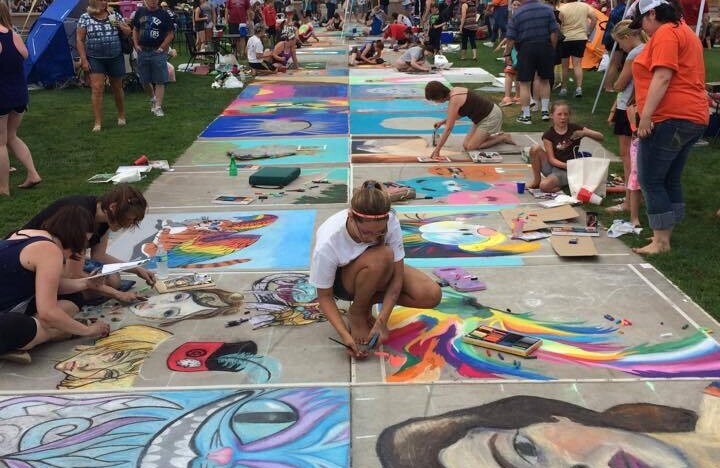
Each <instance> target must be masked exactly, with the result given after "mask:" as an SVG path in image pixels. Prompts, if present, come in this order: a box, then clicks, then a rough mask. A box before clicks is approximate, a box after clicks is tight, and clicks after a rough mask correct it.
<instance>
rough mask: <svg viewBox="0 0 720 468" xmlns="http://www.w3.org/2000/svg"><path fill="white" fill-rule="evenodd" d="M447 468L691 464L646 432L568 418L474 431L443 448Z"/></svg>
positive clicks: (444, 462) (675, 449)
mask: <svg viewBox="0 0 720 468" xmlns="http://www.w3.org/2000/svg"><path fill="white" fill-rule="evenodd" d="M439 460H440V462H441V463H442V465H443V466H445V467H446V468H460V467H467V466H486V467H494V466H500V467H504V466H514V467H532V466H607V467H610V468H621V467H627V466H637V467H644V466H689V465H688V464H687V460H686V458H685V456H684V454H683V453H682V452H681V451H680V450H678V449H677V448H675V447H673V446H671V445H668V444H666V443H664V442H662V441H660V440H658V439H656V438H654V437H651V436H649V435H646V434H643V433H637V432H630V431H625V430H620V429H611V428H604V427H590V426H585V425H582V424H579V423H576V422H573V421H570V420H569V419H567V418H557V422H553V423H541V424H533V425H530V426H527V427H524V428H520V429H513V430H502V429H488V428H474V429H471V430H470V431H469V432H468V433H467V434H465V436H464V437H463V438H462V439H460V440H458V441H457V442H455V443H454V444H452V445H450V446H449V447H447V448H445V449H443V450H441V451H440V455H439Z"/></svg>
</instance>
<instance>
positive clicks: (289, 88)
mask: <svg viewBox="0 0 720 468" xmlns="http://www.w3.org/2000/svg"><path fill="white" fill-rule="evenodd" d="M240 96H241V99H242V100H243V101H247V100H250V99H252V100H256V101H275V100H278V99H288V98H303V99H317V98H346V97H347V96H348V86H347V85H345V84H329V83H323V84H320V85H302V84H300V85H290V84H264V83H263V84H257V85H255V84H251V85H249V86H248V87H247V88H245V91H243V92H242V94H241V95H240Z"/></svg>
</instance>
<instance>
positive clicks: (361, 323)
mask: <svg viewBox="0 0 720 468" xmlns="http://www.w3.org/2000/svg"><path fill="white" fill-rule="evenodd" d="M369 315H370V314H368V313H367V312H362V311H358V310H357V309H356V310H353V307H352V306H351V307H350V311H349V312H348V319H349V320H350V334H351V335H352V337H353V340H355V343H357V344H361V345H364V344H367V337H368V334H370V329H371V328H372V326H371V325H370V323H369V320H368V316H369Z"/></svg>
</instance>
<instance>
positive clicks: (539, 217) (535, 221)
mask: <svg viewBox="0 0 720 468" xmlns="http://www.w3.org/2000/svg"><path fill="white" fill-rule="evenodd" d="M500 214H501V215H502V217H503V219H504V220H505V222H506V223H507V225H508V226H510V229H512V227H513V224H514V223H515V219H516V218H517V217H518V216H520V217H521V218H522V219H523V220H524V221H525V224H524V225H523V232H528V231H537V230H538V229H548V228H550V226H548V225H547V224H545V223H546V222H553V221H562V220H565V219H574V218H577V217H579V216H580V214H579V213H578V212H577V210H575V208H573V207H572V206H569V205H563V206H556V207H554V208H546V209H540V210H527V209H524V208H510V209H507V210H502V211H501V212H500Z"/></svg>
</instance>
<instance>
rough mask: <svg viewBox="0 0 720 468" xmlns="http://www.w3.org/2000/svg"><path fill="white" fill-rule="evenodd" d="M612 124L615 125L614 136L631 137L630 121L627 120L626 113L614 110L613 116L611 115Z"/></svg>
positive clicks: (622, 110)
mask: <svg viewBox="0 0 720 468" xmlns="http://www.w3.org/2000/svg"><path fill="white" fill-rule="evenodd" d="M613 123H614V124H615V126H614V133H615V135H624V136H632V129H631V128H630V120H629V119H628V116H627V112H626V111H625V110H624V109H615V114H614V115H613Z"/></svg>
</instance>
